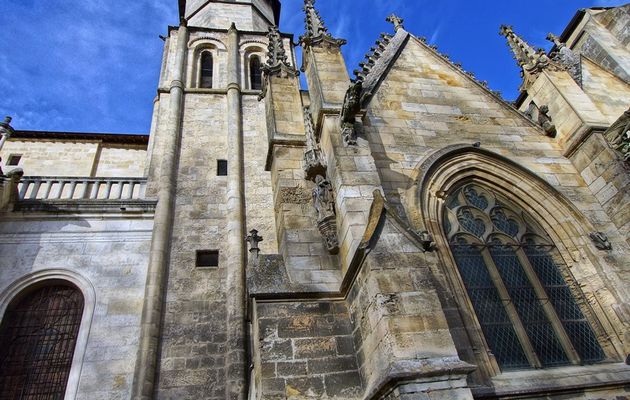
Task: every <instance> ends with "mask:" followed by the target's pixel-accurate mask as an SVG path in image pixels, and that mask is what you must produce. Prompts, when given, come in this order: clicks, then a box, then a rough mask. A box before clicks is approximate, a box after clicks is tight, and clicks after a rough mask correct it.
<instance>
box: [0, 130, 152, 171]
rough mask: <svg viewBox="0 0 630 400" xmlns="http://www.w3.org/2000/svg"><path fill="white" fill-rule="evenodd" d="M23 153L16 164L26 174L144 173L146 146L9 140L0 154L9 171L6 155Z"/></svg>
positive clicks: (3, 166) (5, 169)
mask: <svg viewBox="0 0 630 400" xmlns="http://www.w3.org/2000/svg"><path fill="white" fill-rule="evenodd" d="M13 154H16V155H17V154H19V155H21V156H22V159H21V160H20V163H19V165H17V167H19V168H22V169H23V170H24V175H26V176H82V177H89V176H120V177H142V176H144V163H145V159H146V146H142V145H115V144H111V143H100V142H98V141H92V140H73V141H69V140H45V139H19V138H16V139H10V140H8V141H7V142H6V144H5V145H4V147H3V148H2V151H1V152H0V157H2V169H3V171H4V172H8V171H10V170H11V169H13V168H15V166H7V165H6V162H7V161H8V160H9V156H11V155H13Z"/></svg>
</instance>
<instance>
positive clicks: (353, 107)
mask: <svg viewBox="0 0 630 400" xmlns="http://www.w3.org/2000/svg"><path fill="white" fill-rule="evenodd" d="M362 93H363V82H362V81H360V80H358V81H356V82H354V83H353V84H351V85H350V87H349V88H348V91H347V92H346V97H345V98H344V100H343V108H342V109H341V136H342V137H343V143H344V145H346V146H350V145H356V144H357V133H356V130H355V126H354V124H355V122H356V115H357V113H358V112H359V111H360V110H361V95H362Z"/></svg>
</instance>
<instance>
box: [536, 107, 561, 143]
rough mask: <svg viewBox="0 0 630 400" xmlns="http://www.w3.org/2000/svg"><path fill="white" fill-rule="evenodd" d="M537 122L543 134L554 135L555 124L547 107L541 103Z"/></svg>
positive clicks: (555, 131) (556, 132) (555, 133)
mask: <svg viewBox="0 0 630 400" xmlns="http://www.w3.org/2000/svg"><path fill="white" fill-rule="evenodd" d="M538 123H539V124H540V126H542V128H543V130H544V131H545V134H546V135H547V136H549V137H552V138H553V137H556V135H557V134H558V131H557V130H556V126H555V125H554V124H553V122H552V120H551V116H550V115H549V107H547V106H546V105H543V106H542V107H540V110H539V113H538Z"/></svg>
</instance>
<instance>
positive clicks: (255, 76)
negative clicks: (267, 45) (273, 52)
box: [249, 56, 262, 90]
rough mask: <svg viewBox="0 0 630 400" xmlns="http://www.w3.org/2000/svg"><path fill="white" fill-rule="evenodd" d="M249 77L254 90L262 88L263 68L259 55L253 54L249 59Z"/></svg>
mask: <svg viewBox="0 0 630 400" xmlns="http://www.w3.org/2000/svg"><path fill="white" fill-rule="evenodd" d="M249 78H250V83H251V89H252V90H261V89H262V68H261V65H260V58H259V57H258V56H253V57H252V58H251V59H250V60H249Z"/></svg>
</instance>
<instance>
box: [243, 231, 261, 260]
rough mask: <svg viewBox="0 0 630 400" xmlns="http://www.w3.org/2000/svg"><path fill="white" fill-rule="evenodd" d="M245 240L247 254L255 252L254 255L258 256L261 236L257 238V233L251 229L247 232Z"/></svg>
mask: <svg viewBox="0 0 630 400" xmlns="http://www.w3.org/2000/svg"><path fill="white" fill-rule="evenodd" d="M245 240H246V241H247V242H248V243H249V252H250V253H254V252H255V253H256V255H258V252H259V251H260V249H259V248H258V243H260V242H262V241H263V238H262V236H258V231H257V230H256V229H252V230H251V231H249V235H247V237H246V238H245Z"/></svg>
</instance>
